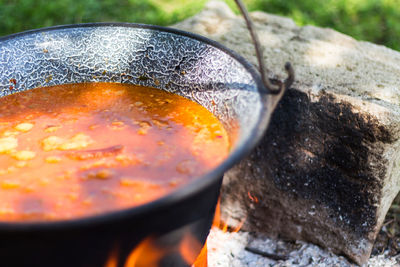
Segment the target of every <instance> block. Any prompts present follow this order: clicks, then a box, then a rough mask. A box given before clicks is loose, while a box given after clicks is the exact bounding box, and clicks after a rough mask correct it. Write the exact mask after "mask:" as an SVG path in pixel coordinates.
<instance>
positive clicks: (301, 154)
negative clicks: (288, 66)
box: [174, 1, 400, 264]
mask: <svg viewBox="0 0 400 267" xmlns="http://www.w3.org/2000/svg"><path fill="white" fill-rule="evenodd" d="M251 17H252V18H253V20H254V22H255V25H256V29H257V31H258V34H259V37H260V41H261V43H262V45H263V47H264V57H265V61H266V64H267V67H268V68H269V75H270V78H277V79H281V80H282V79H284V78H285V77H286V75H285V73H284V69H283V65H284V63H285V62H286V61H290V62H291V63H292V65H293V66H294V68H295V71H296V81H295V83H294V84H293V86H292V88H291V89H290V90H289V91H288V92H286V95H285V96H284V97H283V99H282V101H281V102H280V104H279V105H278V108H277V110H276V111H275V113H274V115H273V118H272V121H271V124H270V127H269V130H268V132H267V133H266V135H265V138H264V139H263V140H262V142H261V143H260V145H259V146H258V147H257V148H256V149H255V151H254V152H253V153H252V154H251V155H250V156H248V157H247V158H246V159H245V160H243V161H242V162H241V163H239V164H238V165H236V166H235V167H234V168H233V169H232V170H231V171H229V172H228V173H227V174H226V175H225V178H224V185H223V189H222V212H223V214H224V215H225V218H229V219H230V220H233V221H235V219H236V220H241V219H242V218H243V217H244V216H245V217H246V218H247V219H246V222H245V224H244V226H243V227H244V229H245V230H248V231H257V232H260V233H263V234H267V235H269V236H280V237H284V238H289V239H296V240H306V241H310V242H313V243H316V244H319V245H321V246H323V247H326V248H329V249H330V250H331V251H333V252H335V253H338V254H344V255H346V256H348V257H349V258H350V259H351V260H353V261H355V262H357V263H359V264H362V263H365V262H366V261H367V260H368V258H369V256H370V253H371V249H372V245H373V243H374V240H375V238H376V236H377V234H378V231H379V229H380V228H381V226H382V223H383V220H384V217H385V215H386V213H387V210H388V209H389V207H390V204H391V202H392V200H393V199H394V198H395V196H396V195H397V193H398V192H399V190H400V179H399V177H398V176H399V167H400V160H399V157H400V108H399V105H398V104H399V103H400V53H398V52H396V51H393V50H390V49H388V48H385V47H383V46H378V45H374V44H371V43H367V42H359V41H356V40H354V39H353V38H351V37H349V36H346V35H344V34H341V33H339V32H336V31H334V30H331V29H323V28H318V27H314V26H304V27H298V26H296V24H295V23H294V22H293V21H292V20H290V19H288V18H284V17H279V16H275V15H270V14H266V13H262V12H253V13H252V14H251ZM174 27H176V28H179V29H183V30H187V31H191V32H195V33H199V34H201V35H204V36H206V37H209V38H211V39H214V40H216V41H218V42H220V43H222V44H224V45H225V46H227V47H228V48H230V49H232V50H234V51H236V52H238V53H239V54H241V55H242V56H244V57H245V58H246V59H248V60H249V61H250V62H251V63H253V64H255V65H257V63H256V58H255V52H254V48H253V45H252V42H251V41H250V36H249V34H248V33H247V29H246V27H245V24H244V21H243V19H242V18H241V17H240V16H236V15H235V14H234V13H233V12H232V11H231V10H230V9H229V7H228V6H227V5H226V4H225V3H223V2H218V1H212V2H209V3H208V4H207V6H206V8H205V9H204V10H203V11H202V12H201V13H200V14H198V15H196V16H194V17H192V18H189V19H187V20H185V21H183V22H181V23H179V24H177V25H175V26H174Z"/></svg>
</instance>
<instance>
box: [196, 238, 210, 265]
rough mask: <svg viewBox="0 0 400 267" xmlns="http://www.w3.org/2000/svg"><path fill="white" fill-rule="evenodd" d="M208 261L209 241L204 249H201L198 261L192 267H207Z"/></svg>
mask: <svg viewBox="0 0 400 267" xmlns="http://www.w3.org/2000/svg"><path fill="white" fill-rule="evenodd" d="M207 265H208V259H207V241H206V243H205V244H204V247H203V248H202V249H201V251H200V254H199V256H198V257H197V259H196V261H195V262H194V263H193V265H192V267H207Z"/></svg>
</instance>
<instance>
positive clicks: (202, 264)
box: [192, 193, 258, 267]
mask: <svg viewBox="0 0 400 267" xmlns="http://www.w3.org/2000/svg"><path fill="white" fill-rule="evenodd" d="M249 196H250V193H249ZM255 199H256V200H257V201H256V203H257V202H258V199H257V198H256V197H255ZM245 220H246V219H243V220H242V221H241V222H240V223H239V224H238V225H237V226H236V227H234V228H229V227H228V224H227V223H225V222H224V221H222V220H221V201H220V199H218V202H217V206H216V207H215V214H214V220H213V223H212V228H218V229H220V230H221V231H223V232H224V233H226V232H228V230H229V232H231V233H236V232H239V230H240V229H241V228H242V226H243V224H244V222H245ZM207 265H208V261H207V241H206V243H205V244H204V246H203V248H202V249H201V251H200V254H199V255H198V257H197V259H196V261H195V262H194V263H193V265H192V267H207Z"/></svg>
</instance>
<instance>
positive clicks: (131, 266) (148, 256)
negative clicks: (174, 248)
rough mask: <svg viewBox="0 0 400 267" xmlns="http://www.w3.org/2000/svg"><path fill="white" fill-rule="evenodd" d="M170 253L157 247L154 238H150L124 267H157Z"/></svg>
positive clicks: (133, 252) (138, 247) (139, 247)
mask: <svg viewBox="0 0 400 267" xmlns="http://www.w3.org/2000/svg"><path fill="white" fill-rule="evenodd" d="M168 252H169V251H168V249H166V248H161V247H159V246H157V245H156V244H155V242H154V238H152V237H148V238H146V239H144V240H143V241H142V242H141V243H140V244H139V245H138V246H137V247H136V248H135V249H134V250H133V251H132V253H131V254H130V255H129V256H128V259H127V260H126V263H125V265H124V267H157V266H158V262H159V261H160V260H161V259H162V258H163V257H164V256H165V255H166V254H168Z"/></svg>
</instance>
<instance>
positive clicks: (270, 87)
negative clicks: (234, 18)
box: [235, 0, 294, 95]
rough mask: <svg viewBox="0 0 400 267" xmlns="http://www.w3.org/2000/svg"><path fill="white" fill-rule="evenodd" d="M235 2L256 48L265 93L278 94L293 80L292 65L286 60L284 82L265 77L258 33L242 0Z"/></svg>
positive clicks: (265, 70)
mask: <svg viewBox="0 0 400 267" xmlns="http://www.w3.org/2000/svg"><path fill="white" fill-rule="evenodd" d="M235 3H236V5H237V6H238V7H239V10H240V12H241V13H242V15H243V17H244V19H245V21H246V24H247V28H248V29H249V31H250V35H251V38H252V40H253V43H254V47H255V50H256V56H257V60H258V65H259V68H260V73H261V80H262V82H263V84H264V86H265V88H266V89H267V91H268V92H267V93H269V94H273V95H277V94H280V93H281V92H282V91H283V90H285V89H288V88H289V87H290V86H291V85H292V83H293V81H294V70H293V67H292V65H291V64H290V62H286V64H285V70H286V72H287V74H288V77H287V78H286V80H285V81H284V82H282V81H278V82H277V84H272V83H271V82H270V80H269V79H268V77H267V69H266V68H265V64H264V60H263V51H262V49H261V46H260V41H259V39H258V35H257V33H256V31H255V30H254V25H253V21H252V20H251V18H250V16H249V13H248V12H247V9H246V7H245V5H244V4H243V2H242V1H241V0H235Z"/></svg>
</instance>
